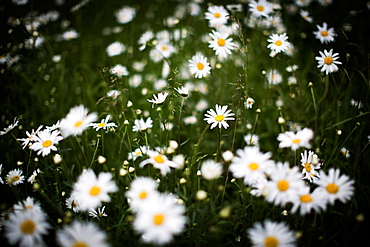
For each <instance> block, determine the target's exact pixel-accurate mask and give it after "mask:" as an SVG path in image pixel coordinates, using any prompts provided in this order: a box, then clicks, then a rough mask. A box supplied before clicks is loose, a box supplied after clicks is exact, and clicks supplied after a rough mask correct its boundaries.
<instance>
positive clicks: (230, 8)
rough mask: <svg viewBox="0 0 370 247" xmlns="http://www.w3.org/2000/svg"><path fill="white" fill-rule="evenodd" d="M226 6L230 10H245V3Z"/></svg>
mask: <svg viewBox="0 0 370 247" xmlns="http://www.w3.org/2000/svg"><path fill="white" fill-rule="evenodd" d="M226 8H227V9H228V10H230V11H231V12H243V5H241V4H240V3H238V4H228V5H226Z"/></svg>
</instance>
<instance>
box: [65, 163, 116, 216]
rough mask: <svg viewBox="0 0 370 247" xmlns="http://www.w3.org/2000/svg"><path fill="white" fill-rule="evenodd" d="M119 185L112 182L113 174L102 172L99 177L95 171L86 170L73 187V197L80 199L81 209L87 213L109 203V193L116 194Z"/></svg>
mask: <svg viewBox="0 0 370 247" xmlns="http://www.w3.org/2000/svg"><path fill="white" fill-rule="evenodd" d="M117 190H118V187H117V185H116V184H115V183H114V182H113V181H112V174H111V173H109V172H102V173H100V174H99V176H98V177H97V176H96V175H95V173H94V171H93V170H91V169H85V170H83V172H82V174H81V175H80V176H79V177H78V180H77V182H76V183H75V184H74V186H73V192H72V196H73V197H74V198H78V202H79V206H80V209H81V210H83V211H87V210H89V209H91V208H97V207H98V206H99V205H100V204H101V202H109V201H110V197H109V195H108V193H111V192H116V191H117Z"/></svg>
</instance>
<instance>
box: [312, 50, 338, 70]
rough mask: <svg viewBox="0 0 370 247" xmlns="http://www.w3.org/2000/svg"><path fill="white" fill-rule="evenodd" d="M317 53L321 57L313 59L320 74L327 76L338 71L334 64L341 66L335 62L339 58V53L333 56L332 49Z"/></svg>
mask: <svg viewBox="0 0 370 247" xmlns="http://www.w3.org/2000/svg"><path fill="white" fill-rule="evenodd" d="M319 53H320V55H321V57H315V59H316V60H317V62H318V63H319V64H318V65H317V68H321V72H324V71H325V73H326V74H329V73H333V72H336V71H338V66H337V65H336V64H342V63H341V62H339V61H336V60H337V59H338V58H339V53H334V54H333V49H330V51H327V50H324V52H322V51H319Z"/></svg>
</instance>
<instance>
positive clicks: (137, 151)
mask: <svg viewBox="0 0 370 247" xmlns="http://www.w3.org/2000/svg"><path fill="white" fill-rule="evenodd" d="M147 150H148V147H146V146H140V147H138V148H136V149H135V150H134V152H131V153H129V154H128V157H127V158H128V160H136V159H137V158H138V157H141V156H143V155H144V154H146V151H147Z"/></svg>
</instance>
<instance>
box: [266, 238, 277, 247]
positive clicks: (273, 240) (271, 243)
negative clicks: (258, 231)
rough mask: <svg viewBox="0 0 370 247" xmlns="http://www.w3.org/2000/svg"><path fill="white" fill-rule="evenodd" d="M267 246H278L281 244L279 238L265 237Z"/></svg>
mask: <svg viewBox="0 0 370 247" xmlns="http://www.w3.org/2000/svg"><path fill="white" fill-rule="evenodd" d="M265 246H266V247H276V246H279V240H277V239H276V238H275V237H271V236H269V237H266V238H265Z"/></svg>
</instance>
